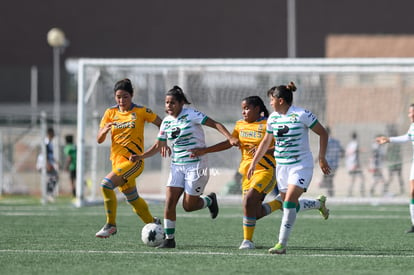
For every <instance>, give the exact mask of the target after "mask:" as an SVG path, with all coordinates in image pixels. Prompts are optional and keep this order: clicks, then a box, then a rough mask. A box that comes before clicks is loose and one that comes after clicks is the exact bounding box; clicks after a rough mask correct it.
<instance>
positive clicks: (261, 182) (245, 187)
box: [242, 169, 276, 196]
mask: <svg viewBox="0 0 414 275" xmlns="http://www.w3.org/2000/svg"><path fill="white" fill-rule="evenodd" d="M275 186H276V178H275V175H274V170H273V169H269V170H264V169H263V170H255V171H254V174H253V177H251V178H250V179H247V177H246V176H244V175H243V179H242V191H243V196H244V195H245V194H246V193H247V192H248V191H249V190H250V188H253V189H255V190H256V191H257V192H259V193H263V194H267V193H269V192H271V191H272V190H273V189H274V188H275Z"/></svg>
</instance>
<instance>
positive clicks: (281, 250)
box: [247, 82, 331, 254]
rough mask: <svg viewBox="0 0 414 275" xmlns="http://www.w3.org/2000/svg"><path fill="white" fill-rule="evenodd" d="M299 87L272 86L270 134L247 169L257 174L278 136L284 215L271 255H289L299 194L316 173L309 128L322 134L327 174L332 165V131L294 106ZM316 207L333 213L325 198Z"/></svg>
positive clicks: (322, 164) (322, 163)
mask: <svg viewBox="0 0 414 275" xmlns="http://www.w3.org/2000/svg"><path fill="white" fill-rule="evenodd" d="M294 91H296V86H295V84H294V83H293V82H290V83H289V85H287V86H285V85H280V86H275V87H272V88H271V89H270V90H269V91H268V92H267V94H268V96H269V97H270V105H271V106H272V107H273V109H274V112H273V113H272V114H271V115H270V117H269V119H268V120H267V130H266V135H265V136H264V138H263V140H262V141H261V143H260V145H259V147H258V149H257V152H256V154H255V156H254V158H253V161H252V163H251V164H250V167H249V169H248V172H247V178H248V179H250V178H252V176H253V175H254V172H255V170H256V167H257V164H258V163H259V162H260V160H261V159H262V157H263V156H264V155H265V153H266V152H267V150H268V148H269V145H270V143H271V142H272V140H273V138H274V139H275V141H276V142H275V151H274V156H275V159H276V162H277V166H276V180H277V184H278V188H279V191H280V194H281V197H282V199H283V217H282V222H281V225H280V232H279V242H278V243H277V244H276V245H275V246H274V247H273V248H271V249H269V253H271V254H285V253H286V246H287V241H288V238H289V235H290V232H291V230H292V228H293V225H294V223H295V220H296V212H297V210H296V208H297V207H298V206H299V197H300V196H301V195H302V194H303V192H306V190H307V189H308V187H309V184H310V181H311V179H312V175H313V157H312V153H311V151H310V148H309V134H308V129H309V128H310V129H312V131H313V132H315V133H316V134H317V135H319V165H320V167H321V169H322V172H323V173H324V174H329V173H330V170H331V168H330V167H329V165H328V163H327V161H326V159H325V154H326V147H327V144H328V134H327V132H326V130H325V128H324V127H323V126H322V125H321V124H320V123H319V122H318V120H317V118H316V116H315V115H313V114H312V113H311V112H309V111H307V110H305V109H303V108H300V107H297V106H293V105H292V101H293V92H294ZM314 203H315V204H316V205H315V207H317V208H319V210H320V212H321V214H322V215H324V216H327V215H329V212H328V209H326V207H325V200H315V201H314Z"/></svg>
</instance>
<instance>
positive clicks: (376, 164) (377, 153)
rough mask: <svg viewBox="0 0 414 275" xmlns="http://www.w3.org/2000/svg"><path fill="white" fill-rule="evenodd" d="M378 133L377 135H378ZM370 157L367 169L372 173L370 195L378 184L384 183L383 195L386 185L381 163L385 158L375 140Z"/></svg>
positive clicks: (372, 194)
mask: <svg viewBox="0 0 414 275" xmlns="http://www.w3.org/2000/svg"><path fill="white" fill-rule="evenodd" d="M380 136H381V135H378V136H377V137H380ZM371 149H372V150H371V158H370V166H369V171H370V172H371V173H372V176H373V178H372V185H371V188H370V195H371V196H374V194H375V189H376V187H377V185H378V184H381V183H382V184H383V185H384V195H385V186H386V185H387V183H386V180H385V177H384V174H383V172H382V169H383V163H384V159H385V153H384V150H383V149H382V147H380V145H379V144H378V143H377V142H374V143H373V144H372V146H371Z"/></svg>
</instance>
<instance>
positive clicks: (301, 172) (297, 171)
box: [276, 165, 313, 193]
mask: <svg viewBox="0 0 414 275" xmlns="http://www.w3.org/2000/svg"><path fill="white" fill-rule="evenodd" d="M312 176H313V167H303V166H302V165H286V166H284V165H276V180H277V187H278V188H279V191H280V192H282V193H286V191H287V189H288V185H289V184H293V185H296V186H298V187H300V188H303V189H304V192H306V190H307V189H308V188H309V185H310V182H311V180H312Z"/></svg>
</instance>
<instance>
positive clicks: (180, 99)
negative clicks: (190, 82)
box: [165, 85, 191, 104]
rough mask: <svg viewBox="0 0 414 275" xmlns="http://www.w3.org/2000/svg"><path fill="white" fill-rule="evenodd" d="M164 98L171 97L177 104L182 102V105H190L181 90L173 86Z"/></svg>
mask: <svg viewBox="0 0 414 275" xmlns="http://www.w3.org/2000/svg"><path fill="white" fill-rule="evenodd" d="M165 95H166V96H168V95H170V96H173V97H174V98H175V99H176V100H177V101H178V102H184V104H191V103H190V102H189V101H188V100H187V98H186V97H185V95H184V92H183V89H181V88H180V87H178V86H177V85H175V86H174V87H173V88H172V89H171V90H169V91H168V92H167V93H166V94H165Z"/></svg>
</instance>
